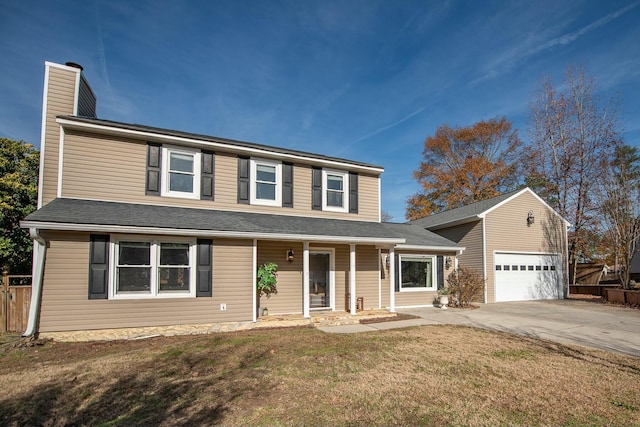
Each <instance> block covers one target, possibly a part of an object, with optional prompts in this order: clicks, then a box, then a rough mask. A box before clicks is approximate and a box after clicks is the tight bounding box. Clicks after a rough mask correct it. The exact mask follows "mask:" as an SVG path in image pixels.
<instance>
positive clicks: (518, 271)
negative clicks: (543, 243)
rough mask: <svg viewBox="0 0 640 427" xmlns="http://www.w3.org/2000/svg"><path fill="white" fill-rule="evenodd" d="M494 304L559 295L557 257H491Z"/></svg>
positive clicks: (527, 255)
mask: <svg viewBox="0 0 640 427" xmlns="http://www.w3.org/2000/svg"><path fill="white" fill-rule="evenodd" d="M494 273H495V284H496V288H495V290H496V302H498V301H529V300H537V299H557V298H560V297H561V295H562V273H561V257H560V255H559V254H542V255H541V254H513V253H496V254H495V266H494Z"/></svg>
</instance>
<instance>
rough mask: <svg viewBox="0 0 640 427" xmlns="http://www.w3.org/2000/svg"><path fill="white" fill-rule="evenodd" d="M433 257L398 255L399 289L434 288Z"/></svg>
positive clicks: (419, 289)
mask: <svg viewBox="0 0 640 427" xmlns="http://www.w3.org/2000/svg"><path fill="white" fill-rule="evenodd" d="M434 265H435V257H433V256H419V255H418V256H407V255H400V272H399V273H400V291H424V290H436V288H435V283H437V282H436V278H435V274H436V273H435V269H434Z"/></svg>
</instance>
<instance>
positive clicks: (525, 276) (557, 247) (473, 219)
mask: <svg viewBox="0 0 640 427" xmlns="http://www.w3.org/2000/svg"><path fill="white" fill-rule="evenodd" d="M411 223H412V224H414V225H419V226H421V227H424V228H425V229H427V230H430V231H433V232H435V233H437V234H439V235H441V236H443V237H446V238H447V239H449V240H452V241H454V242H456V243H458V244H459V245H461V246H464V247H465V251H464V253H463V254H462V255H460V257H459V258H458V261H459V263H460V265H462V266H465V267H468V268H472V269H473V270H475V271H477V272H479V273H481V274H482V275H483V276H484V277H485V293H484V298H483V300H484V302H487V303H492V302H499V301H519V300H535V299H549V298H562V297H563V296H564V295H566V289H567V284H568V272H567V268H566V265H567V262H568V260H567V227H568V226H569V223H568V222H567V221H566V220H564V219H563V218H562V217H561V216H560V215H558V214H557V213H556V212H555V211H554V210H553V209H552V208H551V207H550V206H549V205H547V204H546V203H545V202H544V201H543V200H542V199H541V198H540V197H539V196H538V195H536V194H535V193H534V192H533V191H531V189H529V188H525V189H522V190H519V191H514V192H512V193H507V194H503V195H501V196H498V197H495V198H493V199H489V200H485V201H482V202H478V203H474V204H471V205H468V206H463V207H461V208H458V209H452V210H449V211H445V212H442V213H439V214H436V215H431V216H429V217H426V218H421V219H418V220H415V221H412V222H411Z"/></svg>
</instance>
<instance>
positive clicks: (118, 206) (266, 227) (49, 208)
mask: <svg viewBox="0 0 640 427" xmlns="http://www.w3.org/2000/svg"><path fill="white" fill-rule="evenodd" d="M22 226H23V227H36V228H42V229H48V228H49V229H61V228H63V227H64V228H65V229H69V230H73V229H78V230H86V229H88V228H89V226H119V227H138V228H151V229H160V231H159V232H161V231H162V230H185V231H186V230H206V231H211V232H226V233H229V234H230V235H233V234H234V233H237V234H238V235H240V234H242V235H246V234H256V235H260V236H261V238H269V236H270V235H271V236H272V238H274V239H277V238H280V237H282V236H310V237H312V238H313V239H314V240H322V239H323V238H331V239H332V240H337V239H341V238H344V240H345V241H347V240H348V239H361V240H363V241H364V240H366V241H370V242H371V243H375V242H387V243H402V242H403V240H404V239H406V241H407V242H411V243H410V244H413V245H421V246H431V247H433V246H442V247H449V248H450V247H458V245H457V244H455V243H453V242H451V241H449V240H447V239H444V238H442V237H440V236H438V235H436V234H435V233H431V232H430V231H427V230H424V229H421V228H420V227H415V226H413V225H410V224H391V223H377V222H367V221H349V220H337V219H328V218H308V217H301V216H287V215H272V214H261V213H253V212H230V211H220V210H210V209H194V208H183V207H173V206H155V205H141V204H134V203H118V202H104V201H94V200H79V199H55V200H53V201H52V202H50V203H49V204H47V205H45V206H43V207H42V208H40V209H39V210H37V211H36V212H34V213H32V214H31V215H29V216H27V217H26V218H25V219H24V221H23V222H22ZM247 237H249V236H247ZM407 244H409V243H407Z"/></svg>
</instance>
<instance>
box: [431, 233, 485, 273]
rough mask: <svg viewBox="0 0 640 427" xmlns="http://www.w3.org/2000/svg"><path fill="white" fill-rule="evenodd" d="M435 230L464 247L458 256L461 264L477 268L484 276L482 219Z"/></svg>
mask: <svg viewBox="0 0 640 427" xmlns="http://www.w3.org/2000/svg"><path fill="white" fill-rule="evenodd" d="M434 232H435V233H437V234H439V235H441V236H442V237H446V238H447V239H449V240H451V241H453V242H456V243H458V244H459V245H460V246H462V247H464V248H465V250H464V252H463V253H462V255H460V256H459V257H458V263H459V265H460V266H461V267H466V268H470V269H473V270H476V271H477V272H479V273H480V274H481V275H483V276H484V263H483V254H482V220H479V221H474V222H469V223H466V224H461V225H457V226H455V227H451V228H446V229H442V230H434Z"/></svg>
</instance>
